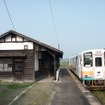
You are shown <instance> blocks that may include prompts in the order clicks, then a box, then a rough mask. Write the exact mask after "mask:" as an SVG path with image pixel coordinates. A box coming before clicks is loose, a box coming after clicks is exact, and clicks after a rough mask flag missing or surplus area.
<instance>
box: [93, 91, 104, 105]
mask: <svg viewBox="0 0 105 105" xmlns="http://www.w3.org/2000/svg"><path fill="white" fill-rule="evenodd" d="M93 94H94V95H95V96H96V97H97V98H98V99H99V100H100V101H101V102H102V103H103V105H105V91H94V92H93Z"/></svg>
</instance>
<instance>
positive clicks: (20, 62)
mask: <svg viewBox="0 0 105 105" xmlns="http://www.w3.org/2000/svg"><path fill="white" fill-rule="evenodd" d="M62 56H63V52H62V51H60V50H58V49H56V48H54V47H51V46H49V45H47V44H44V43H41V42H39V41H37V40H35V39H32V38H30V37H27V36H25V35H23V34H20V33H18V32H16V31H13V30H10V31H8V32H6V33H4V34H2V35H1V36H0V80H6V81H7V80H9V81H35V79H36V78H37V77H39V76H49V75H50V76H54V75H55V72H56V70H57V68H58V67H59V64H60V60H59V59H60V58H62Z"/></svg>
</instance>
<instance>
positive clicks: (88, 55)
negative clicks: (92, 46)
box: [84, 52, 93, 66]
mask: <svg viewBox="0 0 105 105" xmlns="http://www.w3.org/2000/svg"><path fill="white" fill-rule="evenodd" d="M92 65H93V59H92V52H88V53H84V66H92Z"/></svg>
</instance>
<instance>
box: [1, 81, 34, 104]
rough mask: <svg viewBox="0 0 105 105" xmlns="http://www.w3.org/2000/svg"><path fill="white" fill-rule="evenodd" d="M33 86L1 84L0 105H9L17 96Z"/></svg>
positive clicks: (27, 84) (26, 84)
mask: <svg viewBox="0 0 105 105" xmlns="http://www.w3.org/2000/svg"><path fill="white" fill-rule="evenodd" d="M32 84H33V83H6V82H0V105H7V104H8V103H9V102H10V101H12V100H13V99H14V97H15V96H16V95H17V94H19V93H20V92H21V91H23V90H24V89H25V88H26V87H28V86H30V85H32Z"/></svg>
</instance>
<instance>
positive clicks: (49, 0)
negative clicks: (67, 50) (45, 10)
mask: <svg viewBox="0 0 105 105" xmlns="http://www.w3.org/2000/svg"><path fill="white" fill-rule="evenodd" d="M48 2H49V6H50V12H51V17H52V22H53V26H54V31H55V35H56V38H57V43H58V49H60V44H59V41H58V35H57V29H56V26H55V21H54V16H53V11H52V4H51V0H48Z"/></svg>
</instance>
